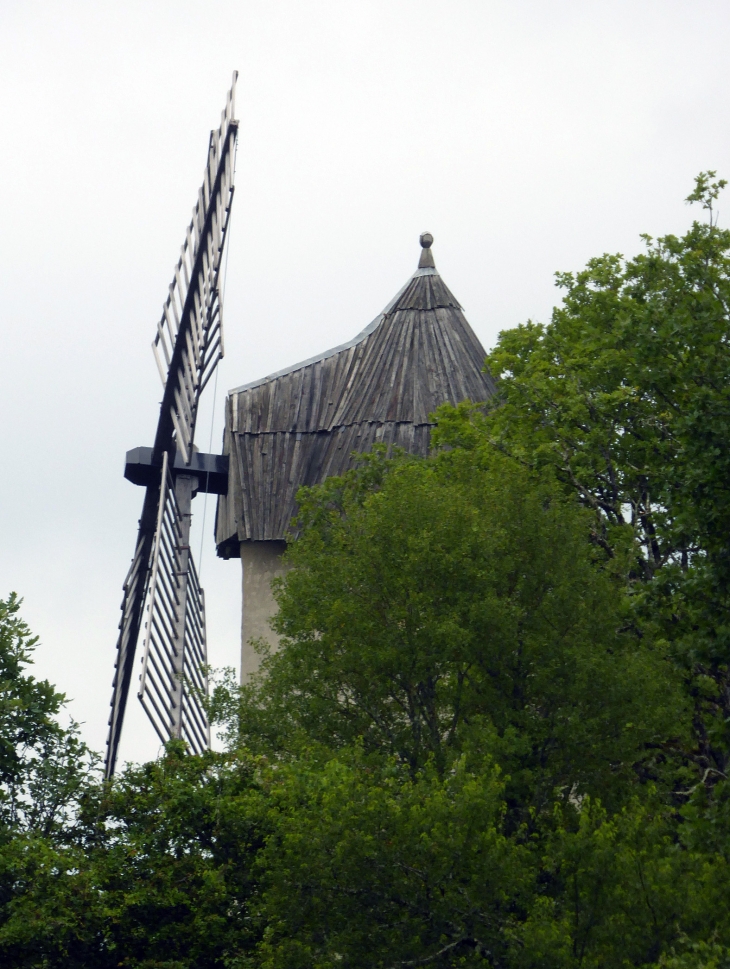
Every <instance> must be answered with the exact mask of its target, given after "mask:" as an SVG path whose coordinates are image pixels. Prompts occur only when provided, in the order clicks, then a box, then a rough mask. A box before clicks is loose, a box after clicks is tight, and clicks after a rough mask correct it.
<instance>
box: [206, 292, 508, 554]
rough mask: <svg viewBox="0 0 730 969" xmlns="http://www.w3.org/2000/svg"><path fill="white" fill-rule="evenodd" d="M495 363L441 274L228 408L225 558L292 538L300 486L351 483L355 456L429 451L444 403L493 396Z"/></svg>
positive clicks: (220, 517)
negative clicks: (348, 342)
mask: <svg viewBox="0 0 730 969" xmlns="http://www.w3.org/2000/svg"><path fill="white" fill-rule="evenodd" d="M485 356H486V354H485V351H484V349H483V347H482V346H481V344H480V342H479V340H478V339H477V337H476V334H475V333H474V331H473V330H472V328H471V327H470V326H469V323H468V322H467V320H466V318H465V316H464V314H463V312H462V310H461V307H460V305H459V303H458V301H457V300H456V299H455V297H454V296H453V294H452V293H451V292H450V291H449V289H448V287H447V286H446V285H445V284H444V282H443V280H442V279H441V277H440V276H439V275H437V274H432V275H421V276H419V275H416V276H414V277H413V279H412V280H411V281H410V282H409V284H408V285H407V286H406V288H405V289H404V290H403V292H402V294H401V295H400V297H399V298H398V300H397V301H396V302H395V303H394V305H393V306H391V307H390V309H389V312H388V313H387V314H385V315H384V316H383V317H382V318H381V320H380V322H379V324H378V326H377V327H376V328H375V329H374V330H372V331H371V332H370V333H369V334H368V335H367V336H365V337H364V338H363V339H362V340H361V341H360V342H359V343H357V344H355V345H353V346H350V347H347V348H345V349H343V350H342V351H340V352H339V353H334V354H332V355H330V356H325V357H324V358H322V359H319V360H316V361H315V362H313V363H311V364H308V365H307V366H304V367H300V368H299V369H297V370H294V371H291V372H289V373H285V374H283V375H281V376H279V377H276V378H273V379H271V380H268V381H264V382H263V383H261V384H258V385H256V386H254V387H252V388H250V389H248V390H241V391H238V392H236V394H234V395H232V396H231V398H230V400H229V404H228V406H227V409H226V433H225V438H224V453H227V454H230V456H231V462H230V467H231V474H230V479H229V491H228V495H227V496H225V497H221V498H220V499H219V508H218V514H217V518H216V542H217V543H218V545H219V549H222V548H225V549H226V551H227V552H229V553H232V554H236V552H235V548H236V547H237V543H239V542H241V541H272V540H277V541H279V540H282V539H286V538H287V536H288V534H289V527H290V522H291V519H292V517H293V516H294V515H295V514H296V493H297V490H298V488H299V487H300V486H301V485H313V484H318V483H320V482H321V481H323V480H324V479H325V478H326V477H328V476H330V475H338V474H342V473H343V472H344V471H346V470H347V469H348V468H349V467H351V466H352V464H353V457H352V452H353V451H357V452H365V451H368V450H369V449H370V448H371V447H372V446H373V443H374V442H376V441H383V442H385V443H387V444H389V445H391V444H393V445H397V446H398V447H402V448H404V449H405V450H406V451H408V452H410V453H414V454H422V455H425V454H427V453H428V448H429V442H430V433H431V427H432V425H431V424H430V422H429V415H430V414H432V413H433V411H434V410H435V409H436V408H437V407H438V406H439V405H440V404H442V403H444V402H446V401H448V402H450V403H454V404H456V403H459V401H461V400H464V399H466V398H467V397H468V398H470V399H472V400H475V401H479V400H486V399H487V398H488V397H490V396H491V395H492V394H493V393H494V390H495V385H494V382H493V380H492V378H491V377H490V376H489V375H488V374H485V373H482V367H483V365H484V358H485Z"/></svg>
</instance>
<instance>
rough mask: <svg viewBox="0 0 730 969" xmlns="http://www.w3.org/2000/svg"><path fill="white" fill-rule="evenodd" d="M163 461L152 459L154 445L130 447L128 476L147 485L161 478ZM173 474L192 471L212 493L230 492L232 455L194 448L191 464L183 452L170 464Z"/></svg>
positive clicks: (128, 452)
mask: <svg viewBox="0 0 730 969" xmlns="http://www.w3.org/2000/svg"><path fill="white" fill-rule="evenodd" d="M161 468H162V461H155V462H153V460H152V448H151V447H136V448H132V450H131V451H127V457H126V460H125V463H124V477H125V478H126V479H127V481H131V482H132V484H136V485H144V486H147V485H149V484H152V483H153V482H156V481H159V479H160V469H161ZM170 471H171V473H172V476H173V478H175V479H177V477H178V476H179V475H183V474H185V475H192V476H193V477H195V478H197V479H198V487H197V490H198V491H201V492H207V493H208V494H210V495H225V494H227V493H228V455H227V454H203V453H202V452H200V451H194V452H193V456H192V459H191V461H190V464H185V462H184V460H183V456H182V454H180V453H177V454H176V455H175V462H174V464H173V465H172V467H171V468H170Z"/></svg>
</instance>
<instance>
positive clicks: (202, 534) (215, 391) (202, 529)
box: [198, 367, 218, 581]
mask: <svg viewBox="0 0 730 969" xmlns="http://www.w3.org/2000/svg"><path fill="white" fill-rule="evenodd" d="M217 400H218V367H216V368H215V380H214V381H213V413H212V414H211V415H210V440H209V441H208V454H211V453H212V450H211V449H212V447H213V422H214V421H215V405H216V402H217ZM207 509H208V492H207V490H206V492H205V499H204V500H203V523H202V525H201V527H200V555H198V562H199V563H200V564H199V566H198V579H199V580H200V581H202V579H201V576H202V575H203V539H204V538H205V513H206V511H207Z"/></svg>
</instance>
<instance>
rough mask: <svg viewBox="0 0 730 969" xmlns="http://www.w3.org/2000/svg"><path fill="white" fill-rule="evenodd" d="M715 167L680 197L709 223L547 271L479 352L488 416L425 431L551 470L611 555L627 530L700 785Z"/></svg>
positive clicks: (716, 774)
mask: <svg viewBox="0 0 730 969" xmlns="http://www.w3.org/2000/svg"><path fill="white" fill-rule="evenodd" d="M714 175H715V173H714V172H707V173H703V174H701V175H700V176H699V177H698V178H697V181H696V187H695V191H694V192H693V193H692V194H691V195H690V196H689V199H688V201H692V202H700V203H702V205H703V206H704V208H705V209H706V210H707V211H708V212H709V221H708V222H707V223H699V222H695V223H694V224H693V225H692V227H691V229H690V230H689V232H687V233H686V234H685V235H684V236H682V237H681V238H677V237H675V236H665V237H663V238H661V239H659V240H657V241H654V240H652V239H650V238H649V237H645V242H646V251H645V253H643V254H641V255H639V256H637V257H636V258H634V259H628V260H625V259H623V258H622V257H621V256H609V255H605V256H602V257H600V258H597V259H593V260H591V261H590V262H589V263H588V266H587V267H586V269H585V270H583V271H582V272H580V273H578V274H575V275H574V274H571V273H561V274H558V277H557V278H558V284H559V285H560V286H561V287H562V288H563V289H564V290H565V295H564V298H563V302H562V305H560V306H559V307H557V308H556V309H555V310H554V312H553V317H552V320H551V322H550V323H549V324H547V325H542V324H537V323H532V322H529V323H527V324H525V325H524V326H520V327H517V328H516V329H514V330H508V331H505V332H503V333H502V334H501V335H500V338H499V342H498V345H497V347H496V348H495V350H494V351H493V352H492V353H491V354H490V355H489V357H488V360H487V365H488V366H489V368H490V370H491V372H492V373H493V374H494V375H495V376H496V377H498V378H499V393H498V395H497V397H496V398H495V400H494V401H493V402H490V404H491V406H490V407H489V408H488V410H487V413H486V414H485V413H484V410H483V409H482V410H477V409H474V408H469V407H461V408H459V409H453V408H443V409H442V411H441V413H440V415H439V417H440V419H439V428H438V434H437V440H438V441H440V442H441V443H442V444H448V445H450V446H455V445H460V446H465V447H476V448H479V447H487V448H496V449H498V450H500V451H501V452H502V453H505V454H509V455H512V456H513V457H514V458H515V459H517V460H519V461H521V462H524V463H525V464H526V465H527V466H529V467H531V468H534V469H540V468H545V467H550V468H551V469H553V471H554V473H555V475H556V477H557V479H558V480H559V481H560V482H561V483H562V484H563V487H564V488H565V491H566V493H570V494H573V495H575V496H577V498H578V500H579V501H580V502H581V503H582V504H583V505H584V507H586V508H587V509H590V510H591V511H592V512H593V514H594V534H593V541H594V542H595V543H596V545H597V546H600V547H601V548H603V549H604V550H605V551H606V553H607V554H609V555H613V554H614V553H616V552H617V551H619V550H620V549H623V547H624V543H625V536H624V529H625V527H626V526H628V527H630V528H631V529H632V531H633V533H634V535H635V537H636V541H635V545H634V565H633V568H632V570H631V578H632V580H633V585H634V603H635V615H636V617H637V621H639V620H640V621H641V622H643V623H645V624H646V625H647V627H648V626H652V625H653V626H654V627H655V628H656V627H660V635H661V636H662V637H663V638H665V639H666V641H667V642H668V643H669V645H670V648H671V650H672V653H673V656H674V659H675V661H676V662H677V664H678V666H679V667H680V668H681V669H682V671H683V674H684V676H685V678H686V682H687V690H688V693H689V695H690V696H691V698H692V702H693V705H694V708H695V716H694V740H693V743H692V744H690V745H689V746H688V747H687V748H686V751H685V755H686V757H687V759H688V763H692V764H693V765H694V769H695V771H696V772H698V775H699V776H700V777H703V778H704V780H705V781H706V782H708V783H715V782H717V781H718V780H721V779H723V778H725V777H726V776H727V774H728V765H729V763H730V760H729V758H730V733H729V732H728V731H729V730H730V678H729V677H730V673H729V670H730V666H729V662H728V661H729V660H730V599H729V598H728V587H729V586H728V583H729V580H730V543H729V536H730V488H729V487H728V481H729V480H730V447H729V446H728V443H729V441H730V232H729V231H728V230H724V229H720V228H718V226H717V224H716V220H715V219H713V202H714V200H715V199H716V198H717V195H718V193H719V191H720V189H721V188H722V187H723V186H724V182H722V181H717V182H714V181H713V178H714ZM619 554H620V553H619ZM688 782H689V778H688Z"/></svg>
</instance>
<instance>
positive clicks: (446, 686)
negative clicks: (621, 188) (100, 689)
mask: <svg viewBox="0 0 730 969" xmlns="http://www.w3.org/2000/svg"><path fill="white" fill-rule="evenodd" d="M385 463H386V464H387V462H385ZM360 484H361V483H360V476H359V473H358V472H357V471H355V472H352V473H351V474H350V475H348V476H346V478H344V479H342V480H332V481H330V482H328V483H327V484H326V485H325V486H324V487H323V488H322V489H318V490H314V491H312V492H309V493H308V494H304V495H303V496H302V515H301V522H302V525H303V535H302V538H301V539H300V540H299V541H298V542H296V543H295V545H294V546H293V547H292V550H291V552H290V561H291V562H292V564H293V565H294V566H295V568H294V570H293V571H292V572H291V573H290V574H289V576H288V578H287V580H286V582H285V583H284V584H283V585H282V586H281V588H280V590H279V593H278V598H279V604H280V612H279V616H278V618H277V620H276V627H277V629H278V630H279V631H280V632H281V633H282V634H283V635H284V637H285V639H284V643H285V646H284V648H283V649H282V650H281V651H280V652H278V653H277V654H275V655H273V656H270V657H268V658H266V659H265V660H264V664H263V672H262V673H261V675H260V676H259V677H258V678H256V679H255V680H254V682H253V683H252V684H251V685H250V686H249V687H247V688H245V689H244V690H243V691H242V701H243V702H242V704H241V707H240V709H239V711H238V714H239V716H240V721H239V729H240V731H241V734H240V740H241V741H243V742H245V743H247V744H248V745H249V746H252V747H258V748H259V749H265V750H268V751H271V750H274V749H276V750H278V751H279V752H280V753H284V752H288V753H289V754H293V753H296V751H297V749H298V744H299V743H300V742H302V740H303V741H304V742H306V743H311V741H313V740H314V741H316V742H318V743H319V744H321V745H323V746H326V747H330V748H332V747H337V746H340V745H352V744H353V743H361V744H362V745H363V748H364V750H365V752H366V753H368V754H372V755H383V754H385V755H386V756H396V757H397V758H398V759H399V760H400V761H401V762H402V763H404V764H406V765H408V767H409V768H410V769H411V771H412V772H415V771H417V770H418V769H419V768H420V767H423V766H425V765H426V764H427V763H432V764H433V765H434V767H435V768H436V769H437V770H438V771H440V772H442V773H443V772H444V771H445V770H446V769H448V767H449V766H450V764H451V763H452V762H453V760H454V758H458V757H459V756H460V755H461V754H462V753H465V752H466V753H468V754H469V756H470V757H471V758H473V759H475V761H476V760H479V758H483V757H484V756H490V757H493V758H494V759H495V760H496V762H497V763H499V764H500V766H501V767H502V769H503V770H504V772H505V774H506V775H508V777H509V783H508V797H509V800H510V802H511V804H513V809H514V812H515V818H514V823H515V824H519V823H521V821H522V820H523V819H524V818H525V817H526V816H527V815H528V814H529V812H530V811H532V810H539V811H548V812H549V811H550V810H552V807H551V805H552V803H553V799H554V797H555V796H556V792H557V796H559V797H561V798H563V799H567V798H570V797H576V796H578V795H583V794H587V793H591V794H593V795H594V796H595V795H597V796H600V797H602V798H604V800H605V801H606V803H611V802H612V800H614V799H616V798H620V797H621V794H620V792H621V791H624V790H625V788H626V785H627V784H628V785H631V784H632V783H633V782H634V781H635V779H636V777H637V771H639V769H640V770H641V771H642V772H643V773H644V774H645V775H647V776H649V775H650V776H652V777H655V778H658V777H659V776H660V775H661V772H662V766H661V763H660V761H663V759H664V756H663V754H662V755H661V757H658V756H657V752H661V748H662V744H664V743H665V742H667V741H670V740H672V739H677V738H679V737H680V736H682V734H683V733H686V732H687V728H686V718H685V717H684V713H683V710H684V704H683V700H682V697H681V694H680V690H679V684H678V680H677V678H676V676H674V675H673V672H672V669H671V667H670V665H669V664H668V663H667V662H666V660H665V657H664V647H663V644H662V643H661V642H652V641H650V640H649V638H648V636H646V635H644V636H643V638H642V637H640V636H639V635H637V632H636V629H635V628H634V625H633V623H632V617H631V613H630V611H629V610H628V606H627V596H626V594H625V589H626V574H625V572H626V569H625V566H624V564H623V562H621V561H619V557H618V556H616V557H615V558H614V559H612V560H610V561H606V560H605V558H604V557H602V556H596V554H595V551H594V549H593V548H592V546H591V544H590V541H589V533H590V526H591V519H590V516H589V515H588V514H587V513H586V512H584V511H583V510H581V509H580V508H579V507H578V505H577V504H576V503H575V501H574V500H573V499H572V498H566V497H564V496H563V495H562V494H561V491H560V488H558V487H556V486H555V484H554V483H553V481H552V479H551V475H550V474H549V473H548V474H545V475H543V476H542V477H541V478H540V479H537V480H536V479H535V478H534V476H532V475H531V473H530V472H529V471H528V470H526V469H524V468H523V467H521V466H520V465H519V464H518V463H517V462H516V461H514V460H511V459H509V458H504V457H503V456H501V455H499V454H498V453H495V452H494V451H489V450H485V449H481V450H479V451H468V450H457V451H452V452H450V453H447V454H442V455H439V456H437V457H435V458H433V459H431V460H429V461H425V462H421V461H418V462H417V461H409V460H399V461H396V462H395V463H394V464H392V465H391V466H390V471H389V473H387V474H382V475H381V483H380V484H379V486H378V487H377V488H376V489H375V490H370V491H367V492H365V493H363V492H362V490H361V487H360ZM627 559H628V556H627V555H626V554H624V555H623V560H624V561H625V560H627Z"/></svg>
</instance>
